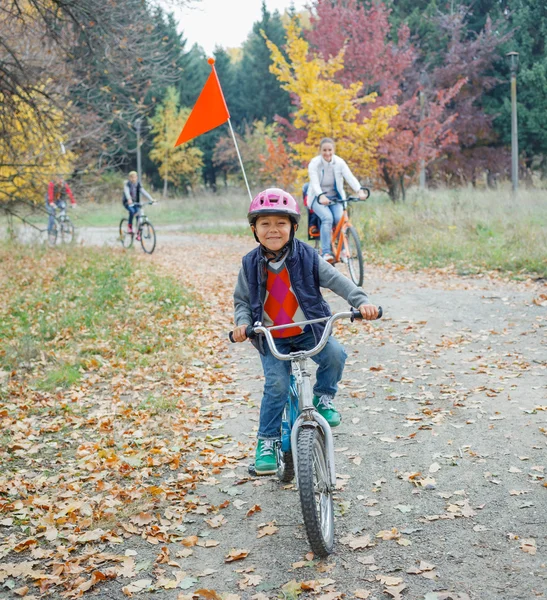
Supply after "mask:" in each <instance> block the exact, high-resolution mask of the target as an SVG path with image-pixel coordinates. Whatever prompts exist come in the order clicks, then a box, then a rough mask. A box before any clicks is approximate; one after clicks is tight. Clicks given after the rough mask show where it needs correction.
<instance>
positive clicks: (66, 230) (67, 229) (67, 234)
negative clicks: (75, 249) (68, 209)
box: [60, 218, 74, 244]
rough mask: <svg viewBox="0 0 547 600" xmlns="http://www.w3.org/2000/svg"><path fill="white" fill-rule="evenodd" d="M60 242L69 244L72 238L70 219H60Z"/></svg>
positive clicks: (72, 228) (72, 226)
mask: <svg viewBox="0 0 547 600" xmlns="http://www.w3.org/2000/svg"><path fill="white" fill-rule="evenodd" d="M60 229H61V243H63V244H70V243H71V242H72V240H73V239H74V225H73V224H72V221H71V220H70V219H68V218H67V219H63V220H62V221H61V228H60Z"/></svg>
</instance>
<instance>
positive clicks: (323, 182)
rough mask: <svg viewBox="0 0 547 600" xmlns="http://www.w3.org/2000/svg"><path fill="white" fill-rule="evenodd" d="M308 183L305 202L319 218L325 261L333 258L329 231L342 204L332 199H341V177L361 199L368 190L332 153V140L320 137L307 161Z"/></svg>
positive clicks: (337, 219) (337, 217)
mask: <svg viewBox="0 0 547 600" xmlns="http://www.w3.org/2000/svg"><path fill="white" fill-rule="evenodd" d="M308 173H309V177H310V183H309V186H308V188H307V194H308V197H309V198H310V199H311V202H310V203H309V204H308V206H309V207H310V208H311V209H312V210H313V212H314V213H315V214H316V215H317V216H318V217H319V219H321V229H320V235H321V254H322V256H323V258H324V259H325V260H327V261H333V260H334V257H333V255H332V248H331V233H332V228H333V226H336V224H337V223H338V221H339V220H340V218H341V216H342V212H343V210H344V209H343V207H342V205H341V204H331V205H330V206H329V203H330V201H331V200H344V199H345V198H346V194H345V192H344V179H345V180H346V181H347V183H348V184H349V186H350V187H351V188H352V189H353V190H354V191H355V192H356V193H358V194H359V199H360V200H366V199H367V194H366V192H365V190H364V188H362V187H361V184H360V183H359V181H358V179H357V178H356V177H355V176H354V175H353V173H352V172H351V170H350V168H349V167H348V165H347V163H346V161H345V160H343V159H342V158H340V157H339V156H336V154H334V140H332V139H331V138H323V139H322V140H321V142H320V144H319V155H318V156H316V157H315V158H312V160H311V161H310V164H309V165H308Z"/></svg>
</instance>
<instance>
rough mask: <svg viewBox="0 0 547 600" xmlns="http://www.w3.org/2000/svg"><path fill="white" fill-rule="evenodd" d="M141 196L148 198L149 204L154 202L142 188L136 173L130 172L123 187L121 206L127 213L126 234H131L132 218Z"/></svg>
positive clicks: (137, 208)
mask: <svg viewBox="0 0 547 600" xmlns="http://www.w3.org/2000/svg"><path fill="white" fill-rule="evenodd" d="M141 194H142V195H143V196H144V197H145V198H148V200H150V202H153V201H154V200H153V198H152V196H151V195H150V194H149V193H148V192H147V191H146V190H145V189H144V188H143V187H142V184H141V182H140V181H139V176H138V174H137V171H130V172H129V175H128V177H127V181H126V182H125V183H124V185H123V205H124V207H125V209H126V210H127V211H128V212H129V226H128V228H127V230H128V233H133V217H134V216H135V215H136V214H137V211H138V210H139V205H140V203H141Z"/></svg>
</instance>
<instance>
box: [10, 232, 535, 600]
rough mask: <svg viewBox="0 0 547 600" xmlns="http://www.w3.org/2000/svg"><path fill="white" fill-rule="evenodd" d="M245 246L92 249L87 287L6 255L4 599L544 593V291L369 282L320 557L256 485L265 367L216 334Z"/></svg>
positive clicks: (419, 278)
mask: <svg viewBox="0 0 547 600" xmlns="http://www.w3.org/2000/svg"><path fill="white" fill-rule="evenodd" d="M251 247H252V242H251V241H250V240H247V239H241V238H231V237H228V236H180V238H179V239H178V240H177V241H176V244H173V245H171V246H169V247H166V246H163V247H160V248H158V252H157V254H155V255H154V256H153V257H152V261H149V260H148V259H147V258H146V257H142V256H141V255H140V254H137V253H134V256H133V255H132V256H133V258H132V259H128V258H127V257H126V256H125V255H122V254H119V253H117V252H114V253H113V252H112V251H111V250H105V251H100V252H99V254H98V258H97V259H96V262H95V263H94V264H95V266H93V268H92V271H93V272H94V273H95V274H96V273H100V272H102V273H103V275H102V277H103V279H101V280H100V281H102V284H99V283H97V285H95V284H94V283H93V281H94V279H93V277H94V275H92V273H91V271H89V272H88V277H87V280H86V279H85V277H84V279H81V280H79V281H80V284H81V286H79V285H76V284H75V283H74V280H77V277H75V276H74V277H72V276H71V278H70V280H68V279H67V277H68V276H67V273H68V274H70V273H72V272H73V271H74V270H75V271H78V270H79V267H76V266H75V265H74V263H70V261H69V259H67V258H66V256H65V255H63V254H56V253H53V254H48V255H45V256H42V257H36V258H34V259H29V258H28V257H20V258H17V257H5V256H2V258H3V259H5V260H9V264H10V265H11V266H12V267H13V266H15V267H16V270H14V269H12V270H11V271H10V273H11V275H9V276H7V275H6V271H3V272H2V273H3V274H2V275H0V277H1V279H0V289H1V291H2V297H9V298H10V301H9V302H6V303H4V305H3V306H2V314H0V322H1V323H2V327H3V329H2V337H7V339H8V344H7V345H6V344H3V346H2V353H1V354H0V358H1V360H2V364H3V365H4V366H3V367H2V369H3V371H2V373H1V377H2V396H1V406H0V416H1V418H2V424H3V429H2V432H3V438H2V442H1V447H0V452H1V455H0V460H1V461H2V466H3V469H2V473H1V475H0V510H1V513H0V528H1V531H2V536H3V537H2V546H1V549H0V551H1V553H2V559H1V562H0V598H13V597H22V598H27V599H29V598H33V597H34V598H40V597H46V596H49V597H54V598H77V597H81V596H83V595H84V594H86V593H87V594H90V595H93V596H94V597H98V598H100V599H101V600H102V599H104V600H106V599H111V598H123V597H126V596H130V595H135V596H137V597H139V596H140V597H152V594H153V597H157V598H161V599H177V600H178V599H180V600H186V599H190V598H223V599H224V600H236V598H240V599H242V600H244V599H247V598H253V599H256V600H263V599H265V598H287V599H290V598H296V597H302V598H317V599H320V600H335V599H337V598H369V599H371V600H372V599H377V600H379V599H380V598H386V597H387V598H409V599H412V600H413V599H422V598H424V599H426V600H442V599H445V600H449V599H453V600H456V599H459V600H463V599H466V598H473V599H477V600H478V599H480V600H483V599H492V600H493V599H498V598H504V599H505V598H507V599H523V600H528V599H531V598H536V597H545V595H546V594H547V592H546V590H547V567H546V565H545V548H546V545H547V539H546V533H545V532H546V527H545V524H546V519H545V514H546V509H547V499H546V498H547V496H546V495H547V487H546V486H545V479H544V477H545V465H546V462H547V459H546V449H547V386H546V377H545V375H546V366H547V350H546V335H545V331H546V329H545V324H546V319H547V314H546V308H545V306H546V300H547V295H546V292H547V290H546V289H545V286H543V287H542V285H541V284H540V283H533V282H520V283H515V282H510V281H503V280H501V279H499V278H497V277H496V276H495V275H492V276H489V275H484V276H482V277H475V278H457V277H454V276H453V275H452V274H451V273H450V272H449V271H441V270H436V271H422V272H420V273H417V274H415V273H414V274H413V273H409V272H408V271H406V270H404V269H398V268H396V267H391V268H387V267H382V268H371V269H369V271H368V272H367V278H366V282H365V288H366V289H367V291H369V294H370V295H371V297H372V299H373V300H374V301H375V302H376V303H379V304H381V305H382V306H383V307H384V309H385V313H386V318H385V319H383V320H382V321H380V322H376V323H373V324H366V325H362V324H359V325H357V324H355V325H347V324H342V325H340V327H339V329H338V333H337V335H338V337H339V339H341V340H342V341H343V343H344V344H345V346H346V348H347V350H348V354H349V358H348V363H347V367H346V371H345V377H344V380H343V382H342V386H341V390H340V394H339V397H338V400H337V402H338V406H339V407H340V409H341V411H342V414H343V421H342V424H341V426H340V427H339V428H337V429H336V430H335V444H336V458H337V474H338V486H337V487H338V489H337V496H336V510H337V519H336V540H337V545H336V551H335V553H334V554H333V555H332V557H331V558H329V559H328V560H326V561H318V560H316V559H315V558H314V557H313V556H312V555H310V554H309V549H308V545H307V541H306V537H305V533H304V530H303V527H302V520H301V515H300V507H299V502H298V494H297V492H296V491H295V490H294V488H293V486H291V485H281V484H280V483H279V482H278V481H277V480H276V479H275V478H261V479H253V478H251V477H249V475H248V473H247V465H248V463H249V462H250V460H251V459H252V456H253V451H254V439H255V438H254V436H255V432H256V427H257V422H258V407H259V403H260V396H261V386H262V379H261V369H260V362H259V360H258V357H257V355H256V353H255V351H254V350H253V349H252V347H251V346H250V344H242V345H230V344H229V343H227V341H226V332H227V330H229V328H230V327H231V322H232V315H231V312H232V311H231V305H232V303H231V292H232V289H233V285H234V281H235V277H236V274H237V270H238V268H239V264H240V258H241V256H242V255H243V254H244V253H245V252H246V251H247V250H248V249H250V248H251ZM101 252H102V254H101ZM111 256H114V258H113V259H111V258H109V257H111ZM110 260H113V261H114V262H113V263H109V262H108V261H110ZM116 261H120V262H119V264H118V262H116ZM150 262H152V264H151V265H150V264H149V263H150ZM109 264H110V265H111V268H110V274H111V276H110V277H108V276H106V275H104V272H107V273H108V272H109V271H108V269H109V267H108V265H109ZM67 265H68V266H67ZM71 265H72V267H71ZM123 265H125V267H123ZM122 267H123V268H125V269H126V270H127V271H128V272H127V273H125V274H124V278H123V280H119V278H117V277H114V274H116V273H117V272H118V269H120V268H122ZM63 268H64V269H65V270H64V271H62V269H63ZM71 269H72V270H71ZM10 277H11V280H10ZM63 278H64V279H63ZM15 279H17V281H15ZM61 279H62V282H61ZM112 279H118V284H119V286H120V287H121V288H122V290H123V293H120V294H118V295H116V285H118V284H115V282H114V281H112ZM173 280H175V281H176V282H177V285H173ZM105 282H107V283H108V286H112V287H113V288H114V289H113V290H112V291H111V292H112V293H111V294H110V295H109V297H108V298H107V299H105V298H100V297H99V298H97V294H98V290H99V289H101V288H102V287H104V284H105ZM15 289H17V290H18V292H17V293H18V294H19V295H20V296H21V302H22V303H23V304H24V306H25V307H26V308H25V311H24V314H27V315H31V314H32V315H34V317H32V319H30V321H29V319H27V320H26V321H25V319H22V318H21V316H18V315H15V317H14V316H13V298H14V293H13V290H15ZM75 289H81V290H85V291H84V292H83V298H86V299H87V300H88V303H89V304H92V305H93V306H95V307H96V308H97V309H98V308H99V307H100V306H101V302H102V303H103V304H102V306H103V310H102V311H101V310H98V314H99V318H97V319H96V320H94V319H91V320H89V319H90V317H89V315H88V321H85V319H84V317H85V313H86V308H85V306H86V303H83V302H82V300H83V298H82V297H81V294H80V292H78V293H76V292H75V291H74V290H75ZM157 289H162V290H163V292H162V293H159V294H157V295H156V297H154V296H153V293H154V290H157ZM25 290H26V291H25ZM71 290H72V291H71ZM177 290H178V295H177ZM147 294H148V295H147ZM57 296H59V297H60V298H59V302H60V304H57V303H56V302H57V300H56V298H57ZM110 296H112V297H110ZM40 297H46V298H49V301H48V304H47V305H44V304H39V302H38V299H39V298H40ZM124 298H125V299H127V302H126V303H125V304H124V302H123V299H124ZM328 299H329V301H331V303H332V304H333V307H334V308H336V309H343V308H344V306H345V305H344V302H343V301H341V300H340V299H337V298H335V297H333V296H332V295H328ZM108 302H110V304H108ZM62 303H65V304H62ZM70 303H73V304H70ZM75 310H76V311H81V313H82V314H81V319H80V320H78V321H77V324H76V323H72V324H70V323H69V324H66V323H61V322H59V324H57V325H56V326H55V327H54V328H52V327H50V328H49V329H47V328H45V329H44V331H42V330H41V329H40V328H42V329H43V328H44V327H45V325H44V323H46V324H47V323H48V319H49V321H52V320H55V319H57V320H59V319H60V317H59V316H55V317H54V316H53V315H59V313H61V314H63V313H70V312H71V311H72V312H74V311H75ZM90 310H91V309H90ZM40 311H41V312H40ZM95 312H97V310H95ZM6 323H7V326H6ZM50 325H51V323H50ZM16 328H18V329H17V335H15V334H14V333H13V332H14V331H15V330H16ZM128 330H131V331H132V332H133V333H134V334H135V335H136V336H137V339H138V338H139V337H140V338H141V339H144V338H146V344H145V345H144V348H143V347H142V344H141V343H140V342H139V343H138V344H137V341H136V340H135V337H134V335H133V333H132V335H131V336H130V339H124V338H123V335H122V332H123V331H128ZM38 335H40V336H45V337H43V338H40V339H43V342H41V343H40V347H38V348H37V347H35V345H34V344H35V341H36V336H38ZM23 336H26V340H27V341H26V342H25V343H26V345H18V343H17V340H19V339H22V337H23ZM146 348H149V349H151V350H149V351H147V350H146ZM120 354H121V355H120ZM8 361H12V362H11V363H9V362H8ZM15 363H17V364H18V365H19V366H18V367H17V369H15V370H12V369H13V368H14V365H15ZM67 364H68V365H69V366H71V367H73V368H74V370H75V373H72V375H70V373H69V374H67V373H66V372H65V371H63V370H62V369H61V366H62V365H67ZM58 371H61V374H60V375H59V374H58V375H56V377H52V375H51V373H55V372H58Z"/></svg>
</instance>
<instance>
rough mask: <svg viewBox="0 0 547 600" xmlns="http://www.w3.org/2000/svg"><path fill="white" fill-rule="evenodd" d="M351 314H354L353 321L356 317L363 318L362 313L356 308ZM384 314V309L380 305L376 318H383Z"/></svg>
mask: <svg viewBox="0 0 547 600" xmlns="http://www.w3.org/2000/svg"><path fill="white" fill-rule="evenodd" d="M351 314H352V315H353V316H352V318H351V320H352V321H353V320H354V319H362V318H363V317H362V315H361V313H360V312H359V311H358V310H357V309H356V308H352V309H351ZM383 314H384V311H383V309H382V307H381V306H379V307H378V316H377V317H376V319H375V320H376V321H377V320H378V319H381V318H382V315H383Z"/></svg>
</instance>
